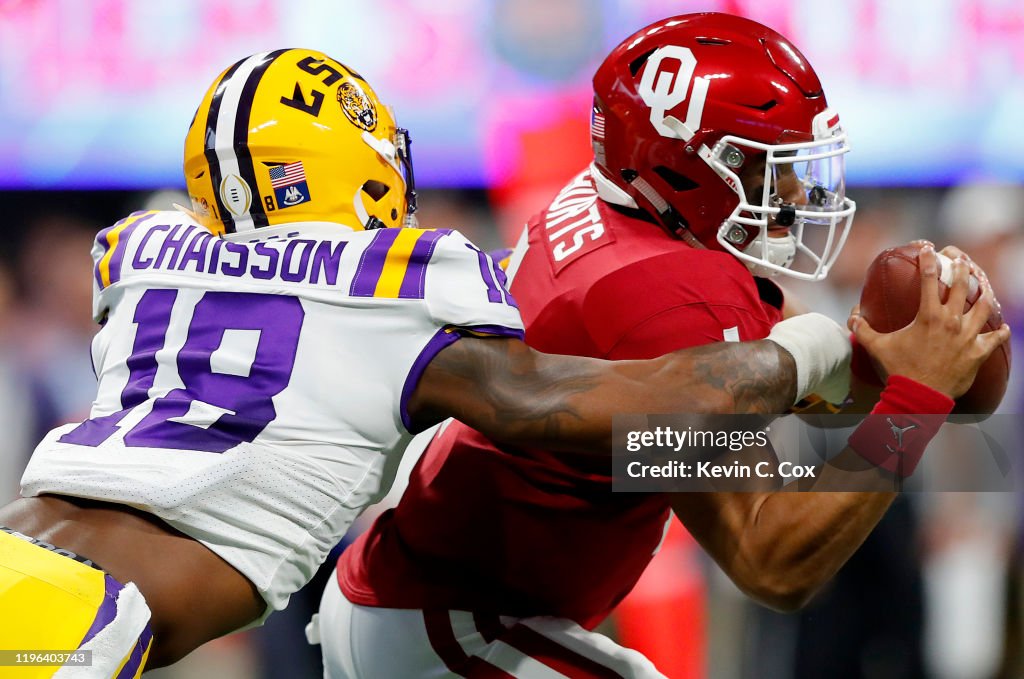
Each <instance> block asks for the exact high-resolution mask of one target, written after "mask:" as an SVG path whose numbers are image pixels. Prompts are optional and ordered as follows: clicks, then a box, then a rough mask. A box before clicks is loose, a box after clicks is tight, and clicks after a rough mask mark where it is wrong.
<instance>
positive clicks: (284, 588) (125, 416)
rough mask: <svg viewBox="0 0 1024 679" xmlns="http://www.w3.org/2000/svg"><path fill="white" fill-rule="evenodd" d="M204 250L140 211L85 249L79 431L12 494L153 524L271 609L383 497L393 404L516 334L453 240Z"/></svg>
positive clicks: (63, 436)
mask: <svg viewBox="0 0 1024 679" xmlns="http://www.w3.org/2000/svg"><path fill="white" fill-rule="evenodd" d="M262 233H263V235H262V237H261V238H260V239H259V240H254V241H251V242H243V241H240V240H230V239H224V238H218V237H215V236H213V235H212V234H211V233H210V232H209V231H208V230H206V229H205V228H203V227H202V226H200V225H198V224H196V223H195V222H194V221H193V220H192V219H190V218H189V217H187V216H186V215H184V214H182V213H180V212H146V213H135V214H133V215H132V216H130V217H129V218H127V219H126V220H123V221H121V222H119V223H118V224H115V225H114V226H112V227H110V228H108V229H106V230H104V231H101V232H100V233H99V235H98V236H97V238H96V243H95V246H94V248H93V259H94V261H95V264H96V266H95V270H94V279H95V280H94V284H95V296H94V300H95V301H94V313H95V315H96V319H97V320H98V321H99V322H100V323H102V324H103V328H102V329H101V330H100V331H99V333H98V334H97V335H96V338H95V339H94V341H93V345H92V358H93V365H94V367H95V370H96V375H97V378H98V380H99V385H98V393H97V396H96V401H95V402H94V403H93V406H92V411H91V412H90V419H88V420H86V421H85V422H83V423H79V424H71V425H66V426H63V427H59V428H58V429H55V430H53V431H52V432H50V433H49V434H48V435H47V436H46V438H45V439H44V440H43V441H42V442H41V443H40V444H39V446H38V447H37V448H36V451H35V453H34V455H33V457H32V460H31V461H30V463H29V466H28V468H27V470H26V471H25V474H24V477H23V478H22V494H23V495H25V496H33V495H38V494H41V493H56V494H63V495H71V496H77V497H84V498H93V499H98V500H106V501H109V502H115V503H121V504H125V505H130V506H132V507H136V508H138V509H141V510H143V511H146V512H150V513H152V514H154V515H156V516H158V517H160V518H161V519H163V520H164V521H166V522H167V523H168V524H170V525H171V526H173V527H174V528H176V529H178V530H180V531H182V532H183V533H185V534H186V535H189V536H191V537H192V538H194V539H196V540H198V541H200V542H202V543H203V544H204V545H206V546H207V547H209V548H210V549H211V550H213V551H214V552H216V553H217V554H218V555H220V556H221V557H222V558H223V559H224V560H225V561H227V562H228V563H230V564H231V565H232V566H234V567H235V568H237V569H238V570H239V571H240V572H241V573H243V574H244V575H245V576H246V577H247V578H249V579H250V580H251V581H252V582H253V583H254V584H255V585H256V587H257V588H259V591H260V592H261V593H262V595H263V597H264V598H265V599H266V600H267V602H268V604H269V606H268V611H269V610H270V609H280V608H283V607H284V606H285V605H286V604H287V602H288V597H289V596H290V595H291V594H292V592H294V591H296V590H297V589H299V588H300V587H301V586H302V585H304V584H305V583H306V582H307V581H308V580H309V578H310V577H312V575H313V573H314V572H315V571H316V569H317V568H318V567H319V565H320V564H321V563H322V561H323V559H324V558H325V557H326V555H327V553H328V551H330V549H331V548H333V547H334V545H335V544H337V543H338V541H339V540H340V539H341V537H342V536H343V535H344V533H345V531H346V530H347V529H348V527H349V525H350V524H351V523H352V521H353V519H355V517H356V516H357V515H358V514H359V512H360V511H361V510H362V509H363V508H364V507H366V506H367V505H369V504H372V503H373V502H375V501H376V500H377V499H378V498H379V497H380V496H381V495H382V494H384V493H385V492H387V490H388V487H389V486H390V483H391V480H392V478H393V474H394V469H395V468H396V466H397V464H398V458H399V457H400V455H401V452H402V451H403V450H404V448H405V444H406V443H407V442H408V441H409V439H410V438H411V435H412V432H410V428H411V427H412V425H411V423H410V421H409V416H408V413H407V412H406V404H407V402H408V399H409V397H410V396H411V394H412V392H413V390H414V389H415V387H416V384H417V382H418V379H419V377H420V375H421V374H422V371H423V369H424V368H425V367H426V365H427V364H428V363H429V361H430V359H431V358H433V356H435V355H436V354H437V352H438V351H440V350H441V349H443V348H444V347H445V346H447V345H449V344H451V343H452V342H454V341H455V340H456V339H457V338H458V337H459V331H460V330H470V331H472V332H474V333H482V334H490V335H506V336H513V337H522V321H521V320H520V317H519V312H518V310H517V309H516V307H515V303H514V301H513V300H512V299H511V297H510V296H509V294H508V292H507V291H506V290H505V286H504V275H503V273H501V272H500V270H498V269H497V268H496V267H495V266H494V265H493V263H492V262H491V260H490V258H489V257H487V256H486V255H484V253H482V252H480V250H478V249H477V248H476V247H474V246H473V245H472V244H471V243H470V242H469V241H467V240H466V239H465V238H464V237H463V236H462V235H460V234H458V233H457V232H452V231H446V230H438V231H429V230H420V229H380V230H376V231H348V230H347V229H345V228H343V227H338V226H336V225H330V226H326V225H303V228H301V229H299V228H298V227H296V226H295V225H282V226H277V227H272V228H270V229H266V230H264V231H263V232H262Z"/></svg>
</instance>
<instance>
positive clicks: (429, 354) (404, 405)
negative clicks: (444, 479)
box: [398, 325, 523, 434]
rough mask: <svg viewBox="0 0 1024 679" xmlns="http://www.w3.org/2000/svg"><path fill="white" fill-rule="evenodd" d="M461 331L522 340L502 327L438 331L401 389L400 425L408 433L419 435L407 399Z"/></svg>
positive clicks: (513, 330) (518, 332)
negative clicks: (435, 359) (413, 425)
mask: <svg viewBox="0 0 1024 679" xmlns="http://www.w3.org/2000/svg"><path fill="white" fill-rule="evenodd" d="M463 330H468V331H472V332H476V333H480V334H484V335H496V336H499V337H515V338H518V339H522V338H523V331H522V330H519V329H516V328H506V327H505V326H502V325H474V326H469V327H466V328H456V327H448V328H441V329H440V330H438V331H437V332H436V333H435V334H434V336H433V337H431V338H430V340H429V341H428V342H427V343H426V345H425V346H424V347H423V349H422V350H421V351H420V355H419V356H417V357H416V360H415V361H413V364H412V368H411V369H410V370H409V374H408V375H407V376H406V378H405V385H403V387H402V397H401V401H400V402H399V406H398V407H399V411H400V412H401V414H402V424H404V425H405V428H406V429H407V430H408V431H409V432H410V433H412V434H417V433H419V432H418V431H415V430H413V428H412V418H411V417H410V416H409V408H408V405H409V399H410V398H412V392H414V391H416V387H417V385H419V383H420V378H421V377H423V371H424V370H426V369H427V366H428V365H430V362H431V361H432V360H434V357H435V356H437V355H438V354H439V353H441V350H442V349H444V348H445V347H447V346H449V345H452V344H454V343H455V342H456V341H457V340H459V339H460V338H461V337H462V335H461V334H460V332H461V331H463Z"/></svg>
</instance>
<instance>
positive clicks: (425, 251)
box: [398, 229, 452, 299]
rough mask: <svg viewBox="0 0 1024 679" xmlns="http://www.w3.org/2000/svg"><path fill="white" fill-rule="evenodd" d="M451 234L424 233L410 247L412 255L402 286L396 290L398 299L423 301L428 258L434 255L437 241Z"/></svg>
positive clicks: (447, 232) (444, 232)
mask: <svg viewBox="0 0 1024 679" xmlns="http://www.w3.org/2000/svg"><path fill="white" fill-rule="evenodd" d="M451 232H452V230H451V229H438V230H437V231H425V232H424V233H423V235H422V236H420V237H419V240H417V241H416V245H414V246H413V247H412V254H410V255H409V266H408V267H407V268H406V270H405V278H403V279H402V286H401V287H400V288H399V289H398V296H399V298H404V299H423V295H424V290H423V284H424V282H425V281H426V278H427V264H429V263H430V258H431V257H432V256H433V254H434V248H435V247H436V246H437V241H439V240H440V239H441V238H442V237H444V236H447V235H448V234H450V233H451Z"/></svg>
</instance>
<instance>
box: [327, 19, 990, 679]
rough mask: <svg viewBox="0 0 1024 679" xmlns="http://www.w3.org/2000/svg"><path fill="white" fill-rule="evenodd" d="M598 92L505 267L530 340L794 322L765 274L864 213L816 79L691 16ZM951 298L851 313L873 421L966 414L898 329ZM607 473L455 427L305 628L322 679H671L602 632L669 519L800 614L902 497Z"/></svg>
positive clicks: (816, 271) (601, 338)
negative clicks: (911, 315)
mask: <svg viewBox="0 0 1024 679" xmlns="http://www.w3.org/2000/svg"><path fill="white" fill-rule="evenodd" d="M594 91H595V98H594V109H593V119H592V142H593V148H594V163H593V164H592V165H591V166H590V167H589V168H588V169H586V170H585V171H583V172H582V173H580V174H579V175H578V176H576V177H575V178H573V179H572V180H571V181H569V183H568V184H566V185H565V187H564V188H563V189H562V190H561V192H560V193H559V194H558V195H557V196H556V197H555V199H554V200H553V201H552V203H551V204H550V205H549V206H548V207H547V208H546V209H545V210H543V211H542V212H541V213H540V214H539V215H537V216H536V217H534V218H533V219H532V220H531V221H530V222H529V224H528V226H527V229H526V230H525V232H524V234H523V236H522V238H521V239H520V241H519V243H518V244H517V246H516V249H515V251H514V253H513V255H512V257H511V259H510V261H509V265H508V275H509V277H510V279H511V281H512V283H511V290H512V292H513V293H514V295H515V297H516V299H517V300H518V302H519V305H520V309H521V312H522V315H523V319H524V322H525V325H526V340H527V342H528V343H529V344H530V345H531V346H533V347H534V348H537V349H541V350H543V351H547V352H552V353H562V354H576V355H582V356H593V357H601V358H607V359H613V360H621V359H641V358H648V357H652V356H658V355H660V354H662V353H664V352H666V351H673V350H676V349H681V348H686V347H694V346H697V345H705V344H710V343H715V342H722V341H733V342H735V341H747V340H753V339H758V338H763V337H765V336H766V335H768V333H769V332H770V331H771V330H772V328H773V326H775V325H776V324H777V323H778V322H779V321H780V320H781V319H783V317H784V316H785V315H786V313H787V309H786V303H785V300H784V297H783V294H782V292H781V291H780V289H779V288H778V287H777V286H776V285H775V284H774V283H772V282H771V281H769V280H768V279H767V278H763V277H759V276H765V275H773V274H777V273H782V274H788V275H792V276H796V277H798V278H803V279H808V280H817V279H821V278H824V277H825V275H826V274H827V273H828V269H829V267H830V266H831V264H832V263H833V262H834V261H835V258H836V256H837V255H838V253H839V250H840V248H841V247H842V244H843V242H844V240H845V238H846V234H847V232H848V229H849V226H850V220H851V218H852V215H853V212H854V204H853V202H852V201H850V200H849V199H848V198H846V196H845V185H844V165H843V162H844V160H843V159H844V154H845V153H846V151H847V150H848V146H847V143H846V136H845V134H844V132H843V130H842V128H841V126H840V124H839V117H838V115H837V114H836V113H835V112H834V111H833V110H832V109H830V108H829V107H828V105H827V103H826V101H825V97H824V94H823V91H822V87H821V84H820V83H819V81H818V78H817V76H816V74H815V72H814V71H813V69H812V68H811V66H810V64H809V63H808V62H807V61H806V59H805V58H804V57H803V56H802V55H801V54H800V52H799V51H798V50H797V49H796V48H795V47H794V46H793V45H792V44H791V43H790V42H788V41H787V40H786V39H785V38H784V37H782V36H781V35H779V34H778V33H776V32H774V31H772V30H770V29H768V28H766V27H764V26H761V25H759V24H757V23H755V22H753V21H749V20H746V19H742V18H738V17H734V16H729V15H723V14H697V15H687V16H679V17H672V18H669V19H665V20H663V21H659V22H657V23H655V24H654V25H652V26H648V27H646V28H644V29H642V30H641V31H639V32H637V33H635V34H634V35H633V36H630V37H629V38H627V39H626V40H625V41H624V42H623V43H622V44H620V45H619V46H618V47H617V48H616V49H615V50H614V51H613V52H612V53H611V54H610V55H609V56H608V57H607V59H606V60H605V61H604V63H603V64H602V65H601V67H600V68H599V69H598V71H597V73H596V75H595V77H594ZM932 252H933V251H932V250H931V249H927V250H926V253H925V254H924V255H922V258H923V259H922V262H923V266H922V268H923V270H925V272H926V275H925V276H924V277H923V278H924V281H925V282H924V283H923V285H933V284H934V279H933V277H934V275H935V273H934V266H935V264H934V255H933V254H932ZM966 269H967V267H966V265H965V264H964V263H963V262H961V263H960V264H959V265H958V280H959V283H958V285H960V286H961V287H962V286H963V284H964V283H965V282H966ZM923 292H924V293H925V294H923V295H922V299H924V300H929V299H933V298H932V296H931V293H932V290H930V289H929V290H924V291H923ZM934 299H936V300H937V297H935V298H934ZM938 307H939V305H938V302H937V301H936V302H934V303H929V302H927V301H925V302H922V308H921V311H920V315H919V317H918V322H917V323H915V324H914V326H912V327H911V328H909V329H908V330H907V331H901V332H900V333H893V334H891V335H886V336H880V335H876V334H875V333H874V332H873V331H872V330H871V329H870V328H868V327H867V325H866V324H864V323H863V322H860V321H859V320H857V317H856V315H855V316H854V317H853V320H852V323H851V325H852V326H853V330H854V331H855V333H856V334H857V336H858V339H859V340H861V341H863V342H864V344H865V345H866V346H867V347H868V348H869V350H870V351H872V352H874V354H875V357H876V358H877V359H878V360H880V361H881V362H882V363H883V365H885V367H886V368H887V369H888V370H889V374H891V375H893V377H892V378H891V379H890V381H889V385H888V387H887V389H886V394H883V397H882V400H881V401H880V402H879V405H878V406H876V412H889V413H891V412H898V411H899V408H898V407H897V408H895V409H893V407H894V406H893V403H896V402H900V401H903V402H904V403H905V402H906V400H907V399H909V400H910V401H911V402H912V403H913V404H914V405H911V406H904V407H905V408H909V409H911V410H912V411H913V412H924V413H948V408H949V407H952V401H951V400H950V398H949V397H951V396H956V395H957V393H958V389H960V388H962V384H963V382H962V378H963V375H959V376H958V373H960V372H961V369H960V367H956V366H952V365H951V364H948V363H945V362H944V361H948V360H950V359H951V356H946V357H945V358H944V359H942V360H938V359H937V358H936V357H935V356H934V355H932V356H927V357H926V356H922V355H919V354H920V352H917V351H915V345H916V346H921V345H920V344H917V342H920V341H922V339H920V338H919V339H917V340H912V339H911V337H910V335H909V334H905V333H909V332H933V333H934V332H939V330H938V329H937V326H935V324H933V323H929V322H927V321H926V320H925V318H926V314H927V313H930V312H934V311H936V309H937V308H938ZM954 307H955V305H954ZM976 322H978V318H977V317H975V318H974V319H973V321H972V323H976ZM929 328H930V329H929ZM952 329H953V328H952V327H950V326H946V327H945V330H946V331H952ZM961 330H962V328H961ZM976 330H977V329H975V331H976ZM933 337H935V336H933ZM932 341H933V340H929V346H938V345H937V344H932V343H931V342H932ZM943 341H945V340H943ZM706 369H707V370H708V371H713V370H714V365H713V363H711V364H709V365H707V366H706ZM968 373H969V371H968ZM709 374H710V372H709ZM971 374H973V373H971ZM907 378H911V379H907ZM956 385H959V386H956ZM845 395H846V390H845V388H844V387H842V386H840V387H839V388H837V389H836V393H834V394H825V396H826V397H827V398H828V399H829V400H832V401H834V402H838V401H841V400H842V399H843V398H844V397H845ZM879 408H881V410H879ZM885 408H890V409H889V410H885ZM915 408H916V409H917V410H914V409H915ZM911 410H908V411H907V412H910V411H911ZM852 446H853V439H851V447H852ZM922 450H923V448H922ZM847 452H849V451H847ZM883 466H885V465H883ZM886 473H888V472H884V471H880V472H879V474H880V475H882V476H884V474H886ZM823 478H824V477H823ZM611 482H612V479H611V478H610V465H609V462H608V460H607V459H598V458H595V457H592V456H582V455H580V456H577V455H567V454H564V453H559V454H557V455H556V454H553V453H551V452H549V451H546V450H543V449H537V448H524V447H512V446H507V445H505V446H503V445H498V444H495V443H493V442H491V441H489V440H488V439H487V438H486V437H485V436H483V435H482V434H481V433H479V432H478V431H475V430H474V429H472V428H470V427H469V426H466V425H465V424H462V423H459V422H452V423H450V424H449V425H447V426H446V427H444V428H442V429H441V430H440V432H439V433H438V434H437V435H436V436H435V438H434V440H433V441H432V442H431V444H430V446H429V447H428V449H427V450H426V452H425V453H424V455H423V457H422V458H421V460H420V461H419V462H418V464H417V465H416V467H415V469H414V470H413V472H412V476H411V480H410V483H409V486H408V489H407V490H406V492H405V494H404V496H403V498H402V499H401V501H400V502H399V504H398V506H397V507H396V508H395V509H394V510H390V511H388V512H386V513H385V514H383V515H382V516H381V517H380V518H379V519H378V520H377V521H376V522H375V524H374V525H373V527H372V528H371V529H370V530H369V531H368V532H367V533H366V534H365V535H363V536H362V537H360V538H359V540H358V541H357V542H356V543H355V544H354V545H353V546H352V547H350V548H349V549H348V550H347V551H346V552H345V553H343V555H342V558H341V561H340V563H339V566H338V571H337V578H336V581H335V582H332V583H331V584H329V586H328V589H327V591H326V592H325V594H324V599H323V603H322V605H321V611H320V614H319V616H318V619H317V620H316V621H315V622H314V624H313V625H312V626H311V630H310V632H311V638H312V639H314V640H315V639H317V638H319V640H320V642H321V643H322V645H323V652H324V660H325V668H326V671H327V676H329V677H347V678H355V677H360V678H369V677H385V676H387V677H399V676H400V677H408V678H412V677H449V676H466V677H563V676H567V677H660V676H662V675H661V674H660V673H659V672H658V670H657V669H656V668H655V667H654V666H653V664H652V663H650V662H649V661H648V660H647V659H646V658H644V657H643V656H642V655H641V654H639V653H637V652H635V651H631V650H628V649H625V648H623V647H620V646H618V645H617V644H615V643H613V642H612V641H610V640H609V639H607V638H606V637H604V636H602V635H600V634H596V633H593V632H591V631H589V630H591V629H592V628H593V627H594V626H595V625H597V624H598V623H599V622H600V621H601V620H602V619H604V618H605V617H606V616H607V615H608V614H609V612H610V611H611V610H612V609H613V608H614V607H615V605H616V604H617V603H618V602H619V601H620V600H621V599H622V598H623V597H624V596H625V595H626V594H627V593H628V592H629V591H630V589H631V588H632V587H633V585H634V584H635V583H636V581H637V579H638V578H639V577H640V575H641V573H642V572H643V571H644V569H645V567H646V566H647V564H648V562H649V561H650V559H651V558H652V555H653V554H654V553H655V552H656V551H657V549H658V548H659V544H660V541H661V540H662V537H663V535H664V530H665V528H666V526H667V522H668V521H669V520H670V518H671V515H672V513H673V512H674V513H675V514H676V516H677V517H678V518H679V519H680V520H681V521H682V522H683V524H684V525H685V526H686V527H687V528H688V529H689V531H690V532H691V533H692V534H693V535H694V536H695V537H696V539H697V540H698V541H699V542H700V543H701V545H702V546H703V547H704V548H705V549H706V550H707V551H708V552H709V553H710V554H711V556H712V557H714V558H715V559H716V560H717V561H718V563H719V564H720V565H721V566H722V568H723V569H724V570H725V572H726V573H727V574H728V575H729V576H730V577H731V578H732V579H733V580H734V581H735V582H736V583H737V585H739V587H740V588H741V589H743V590H744V591H745V592H747V593H748V594H749V595H750V596H751V597H753V598H754V599H756V600H758V601H760V602H762V603H765V604H767V605H769V606H772V607H775V608H779V609H792V608H795V607H798V606H800V605H801V604H802V603H803V602H805V601H806V600H807V599H808V598H809V597H810V595H811V594H812V593H813V592H814V591H815V590H816V588H817V587H819V586H820V585H821V584H822V583H823V582H825V581H826V580H827V579H829V578H830V577H831V576H832V575H833V574H834V573H835V572H836V570H837V569H838V568H839V567H840V566H841V565H842V564H843V563H844V562H845V560H846V559H847V558H848V557H849V556H850V555H851V554H852V553H853V551H854V550H856V548H857V547H858V546H859V545H860V543H861V542H862V541H863V540H864V538H865V537H866V536H867V534H868V533H869V532H870V530H871V529H872V528H873V526H874V525H875V524H876V523H877V521H878V520H879V519H880V518H881V516H882V515H883V514H884V512H885V511H886V508H887V507H888V506H889V504H890V503H891V501H892V499H893V497H894V495H893V494H892V493H811V494H807V493H803V494H801V493H772V492H763V493H690V494H678V495H668V494H653V493H652V494H632V493H613V492H612V485H611Z"/></svg>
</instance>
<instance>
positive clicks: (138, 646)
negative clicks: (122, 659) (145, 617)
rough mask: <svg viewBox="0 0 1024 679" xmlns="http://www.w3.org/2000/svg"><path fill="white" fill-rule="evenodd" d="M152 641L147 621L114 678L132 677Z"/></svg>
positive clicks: (126, 678)
mask: <svg viewBox="0 0 1024 679" xmlns="http://www.w3.org/2000/svg"><path fill="white" fill-rule="evenodd" d="M152 643H153V630H151V629H150V628H149V623H146V629H144V630H142V634H140V635H139V640H138V641H136V642H135V648H133V649H132V654H131V657H130V658H128V662H126V663H125V664H124V667H122V668H121V671H120V672H118V673H117V678H116V679H132V677H134V676H135V675H136V674H138V672H139V668H140V667H141V666H142V659H143V658H144V657H145V656H146V651H147V650H149V645H150V644H152Z"/></svg>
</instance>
